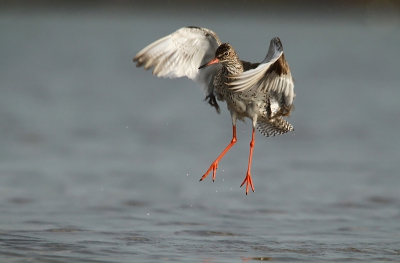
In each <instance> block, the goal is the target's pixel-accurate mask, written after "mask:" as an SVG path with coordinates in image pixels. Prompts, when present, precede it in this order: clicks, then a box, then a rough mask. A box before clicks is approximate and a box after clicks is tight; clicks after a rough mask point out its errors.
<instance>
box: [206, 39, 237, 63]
mask: <svg viewBox="0 0 400 263" xmlns="http://www.w3.org/2000/svg"><path fill="white" fill-rule="evenodd" d="M236 57H237V55H236V52H235V50H234V49H233V47H232V46H231V45H230V44H229V43H223V44H221V45H220V46H219V47H218V48H217V50H216V51H215V58H213V59H211V60H210V61H208V62H207V63H205V64H204V65H201V66H200V67H199V69H202V68H204V67H207V66H210V65H213V64H217V63H222V64H225V63H228V62H229V61H232V60H235V58H236Z"/></svg>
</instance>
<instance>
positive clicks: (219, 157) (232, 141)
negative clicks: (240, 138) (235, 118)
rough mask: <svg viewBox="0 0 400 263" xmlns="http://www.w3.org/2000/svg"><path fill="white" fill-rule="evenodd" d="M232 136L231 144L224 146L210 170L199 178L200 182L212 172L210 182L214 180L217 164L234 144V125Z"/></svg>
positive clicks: (233, 126)
mask: <svg viewBox="0 0 400 263" xmlns="http://www.w3.org/2000/svg"><path fill="white" fill-rule="evenodd" d="M232 130H233V136H232V140H231V142H230V143H229V144H228V146H226V148H225V150H224V151H223V152H222V153H221V154H220V155H219V156H218V158H217V159H215V161H214V162H213V163H212V164H211V166H210V168H208V170H207V172H206V173H205V174H204V175H203V176H202V177H201V178H200V181H203V180H204V179H205V178H206V177H207V176H208V174H209V173H210V172H211V170H212V171H213V176H212V180H213V181H214V180H215V175H216V173H217V168H218V162H219V161H220V160H221V159H222V157H224V155H225V154H226V153H227V152H228V151H229V149H230V148H231V147H232V146H233V145H234V144H235V143H236V125H232Z"/></svg>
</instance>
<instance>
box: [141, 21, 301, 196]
mask: <svg viewBox="0 0 400 263" xmlns="http://www.w3.org/2000/svg"><path fill="white" fill-rule="evenodd" d="M133 61H134V62H136V66H137V67H141V66H143V67H144V69H146V70H147V69H150V68H154V69H153V75H156V76H158V77H164V78H179V77H184V76H186V77H188V78H190V79H192V80H194V81H195V82H197V83H198V84H200V86H201V87H202V89H203V91H204V93H205V96H206V97H205V99H206V100H208V103H209V104H210V105H211V106H212V107H214V108H215V110H216V111H217V112H218V113H219V112H220V108H219V105H218V102H217V101H225V102H226V104H227V107H228V110H229V112H230V114H231V119H232V130H233V135H232V140H231V142H230V143H229V144H228V146H227V147H226V148H225V149H224V150H223V151H222V153H221V154H220V155H219V156H218V157H217V159H215V161H214V162H212V164H211V165H210V167H209V168H208V170H207V171H206V173H205V174H204V175H203V176H202V177H201V179H200V181H202V180H204V179H205V178H206V177H207V176H208V174H209V173H210V172H211V171H212V172H213V174H212V180H213V181H214V180H215V176H216V172H217V168H218V164H219V161H220V160H221V159H222V157H223V156H224V155H225V154H226V153H227V152H228V151H229V149H230V148H231V147H232V146H233V145H234V144H235V143H236V141H237V139H236V121H237V120H241V121H244V119H245V118H249V119H250V120H251V122H252V128H253V130H252V137H251V142H250V154H249V161H248V167H247V173H246V176H245V178H244V180H243V182H242V184H241V185H240V187H242V186H243V185H244V184H246V195H247V194H248V192H249V186H250V187H251V190H252V191H253V192H254V185H253V180H252V177H251V162H252V156H253V149H254V144H255V129H256V128H257V129H258V130H259V131H260V132H261V133H262V134H263V135H264V136H266V137H270V136H275V135H278V134H284V133H287V132H289V131H293V126H292V125H291V124H289V123H288V122H287V121H286V120H285V119H284V118H283V117H287V116H289V115H290V113H291V111H292V110H293V99H294V97H295V93H294V84H293V78H292V75H291V72H290V68H289V64H288V63H287V61H286V59H285V56H284V54H283V47H282V42H281V40H280V39H279V38H277V37H275V38H272V39H271V42H270V45H269V49H268V52H267V55H266V57H265V59H264V60H263V61H262V62H261V63H250V62H246V61H243V60H240V59H239V57H238V55H237V53H236V52H235V50H234V49H233V47H232V46H231V45H230V44H228V43H221V41H220V40H219V38H218V36H217V35H216V34H215V33H214V32H213V31H211V30H209V29H206V28H201V27H193V26H190V27H184V28H181V29H178V30H177V31H175V32H173V33H172V34H170V35H168V36H166V37H163V38H161V39H159V40H157V41H155V42H153V43H151V44H150V45H148V46H147V47H145V48H144V49H142V50H141V51H140V52H139V53H138V54H137V55H136V56H135V57H134V59H133Z"/></svg>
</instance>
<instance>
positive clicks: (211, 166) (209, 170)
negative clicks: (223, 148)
mask: <svg viewBox="0 0 400 263" xmlns="http://www.w3.org/2000/svg"><path fill="white" fill-rule="evenodd" d="M217 168H218V161H214V162H213V163H212V164H211V165H210V168H208V170H207V172H206V173H205V174H204V175H203V176H202V177H201V178H200V182H201V181H203V180H204V179H205V178H206V177H207V176H208V174H209V173H210V172H211V170H212V171H213V175H212V180H213V182H214V181H215V176H216V174H217Z"/></svg>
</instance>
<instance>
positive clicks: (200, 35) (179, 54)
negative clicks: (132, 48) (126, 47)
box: [133, 27, 221, 95]
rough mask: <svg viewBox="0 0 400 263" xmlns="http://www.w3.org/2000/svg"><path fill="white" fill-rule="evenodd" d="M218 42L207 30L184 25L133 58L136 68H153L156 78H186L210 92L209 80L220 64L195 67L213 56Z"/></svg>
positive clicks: (211, 88)
mask: <svg viewBox="0 0 400 263" xmlns="http://www.w3.org/2000/svg"><path fill="white" fill-rule="evenodd" d="M220 44H221V41H220V40H219V38H218V36H217V35H216V34H215V33H214V32H213V31H211V30H209V29H206V28H200V27H184V28H181V29H178V30H177V31H175V32H174V33H172V34H170V35H168V36H166V37H164V38H161V39H159V40H157V41H155V42H153V43H152V44H150V45H148V46H147V47H145V48H144V49H142V51H140V52H139V53H138V54H137V55H136V56H135V57H134V58H133V61H134V62H136V66H137V67H141V66H143V67H144V68H145V69H146V70H147V69H150V68H152V67H154V69H153V74H154V75H157V76H158V77H165V78H179V77H184V76H186V77H188V78H190V79H192V80H194V81H196V82H197V83H199V84H200V85H201V86H202V89H203V91H204V92H205V94H206V95H210V94H211V93H212V91H213V88H214V86H213V79H214V76H215V75H216V73H217V71H218V69H220V67H221V65H219V64H218V65H212V66H210V67H206V68H204V69H201V70H199V69H198V68H199V66H201V65H203V64H204V63H206V62H208V61H209V60H211V59H213V58H214V56H215V51H216V50H217V48H218V46H219V45H220Z"/></svg>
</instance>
